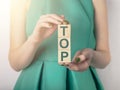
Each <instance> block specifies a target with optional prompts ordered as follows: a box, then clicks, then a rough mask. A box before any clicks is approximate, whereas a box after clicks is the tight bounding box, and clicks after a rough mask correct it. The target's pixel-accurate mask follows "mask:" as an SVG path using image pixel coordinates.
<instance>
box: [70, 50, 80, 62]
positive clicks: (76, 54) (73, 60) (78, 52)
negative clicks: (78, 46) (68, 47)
mask: <svg viewBox="0 0 120 90" xmlns="http://www.w3.org/2000/svg"><path fill="white" fill-rule="evenodd" d="M80 53H81V51H77V52H76V53H75V55H74V57H73V59H72V62H75V59H76V57H77V56H78V55H79V54H80Z"/></svg>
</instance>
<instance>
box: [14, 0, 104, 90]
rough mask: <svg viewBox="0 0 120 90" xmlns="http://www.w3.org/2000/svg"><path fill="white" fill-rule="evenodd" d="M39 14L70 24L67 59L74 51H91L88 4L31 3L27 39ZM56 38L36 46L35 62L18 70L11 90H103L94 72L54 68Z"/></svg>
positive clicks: (82, 0) (64, 0) (79, 0)
mask: <svg viewBox="0 0 120 90" xmlns="http://www.w3.org/2000/svg"><path fill="white" fill-rule="evenodd" d="M43 14H59V15H62V14H63V15H64V16H65V18H66V20H68V21H69V22H70V24H71V59H72V58H73V57H74V55H75V53H76V52H77V51H78V50H81V49H84V48H92V49H95V46H96V38H95V34H94V31H95V25H94V7H93V3H92V0H32V4H31V6H30V9H29V11H28V13H27V22H26V33H27V35H28V37H29V35H31V34H32V32H33V30H34V27H35V25H36V23H37V21H38V20H39V18H40V16H41V15H43ZM57 34H58V33H57V30H56V31H55V32H54V34H53V35H52V36H51V37H50V38H48V39H46V40H45V41H44V42H43V43H42V44H41V45H40V47H39V50H38V53H37V55H36V58H35V61H33V63H32V64H31V65H29V67H27V68H25V69H24V70H22V72H21V74H20V76H19V78H18V80H17V81H16V84H15V86H14V90H104V88H103V85H102V83H101V81H100V79H99V77H98V75H97V72H96V69H95V68H93V67H91V66H90V67H89V68H88V69H87V70H86V71H84V72H76V71H72V70H69V69H68V68H66V67H64V66H60V65H59V64H58V42H57ZM39 51H42V53H41V52H40V53H39Z"/></svg>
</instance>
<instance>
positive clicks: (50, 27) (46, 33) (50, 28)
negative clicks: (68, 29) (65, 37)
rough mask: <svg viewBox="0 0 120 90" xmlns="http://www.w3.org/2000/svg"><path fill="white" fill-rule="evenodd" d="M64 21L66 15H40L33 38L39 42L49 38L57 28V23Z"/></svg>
mask: <svg viewBox="0 0 120 90" xmlns="http://www.w3.org/2000/svg"><path fill="white" fill-rule="evenodd" d="M63 21H64V16H63V15H61V16H59V15H56V14H47V15H42V16H40V19H39V20H38V22H37V24H36V26H35V29H34V31H33V33H32V35H31V36H32V38H33V39H34V40H35V41H36V42H37V43H39V42H41V41H43V40H45V39H46V38H49V37H50V36H51V35H52V34H53V33H54V32H55V30H57V25H58V24H61V23H62V22H63Z"/></svg>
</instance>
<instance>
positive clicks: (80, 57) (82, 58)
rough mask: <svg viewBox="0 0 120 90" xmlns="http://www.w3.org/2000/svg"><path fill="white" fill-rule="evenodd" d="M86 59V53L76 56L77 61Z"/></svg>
mask: <svg viewBox="0 0 120 90" xmlns="http://www.w3.org/2000/svg"><path fill="white" fill-rule="evenodd" d="M85 60H86V57H85V55H79V56H77V58H76V62H83V61H85Z"/></svg>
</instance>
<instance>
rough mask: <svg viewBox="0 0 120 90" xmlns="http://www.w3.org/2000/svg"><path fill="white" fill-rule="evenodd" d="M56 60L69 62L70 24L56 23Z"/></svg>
mask: <svg viewBox="0 0 120 90" xmlns="http://www.w3.org/2000/svg"><path fill="white" fill-rule="evenodd" d="M58 62H71V25H70V24H67V25H58Z"/></svg>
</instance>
